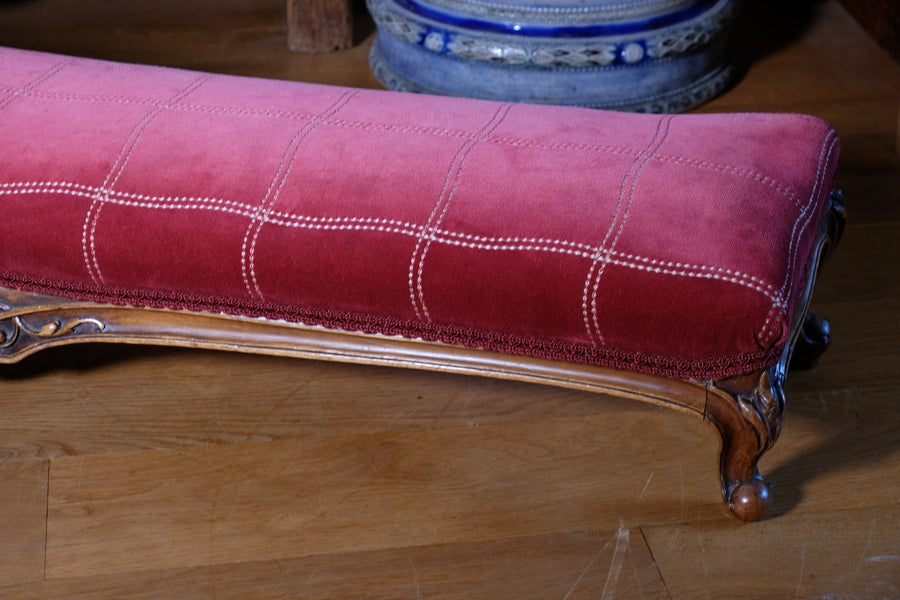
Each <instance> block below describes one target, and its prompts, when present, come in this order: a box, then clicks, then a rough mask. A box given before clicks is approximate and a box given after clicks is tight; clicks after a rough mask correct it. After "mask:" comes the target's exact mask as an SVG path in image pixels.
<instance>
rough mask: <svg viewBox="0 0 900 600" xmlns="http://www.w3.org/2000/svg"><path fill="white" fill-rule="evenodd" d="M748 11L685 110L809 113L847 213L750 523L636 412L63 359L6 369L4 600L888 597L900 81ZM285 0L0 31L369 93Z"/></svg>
mask: <svg viewBox="0 0 900 600" xmlns="http://www.w3.org/2000/svg"><path fill="white" fill-rule="evenodd" d="M744 4H745V8H746V10H747V11H748V13H749V14H748V15H747V18H746V19H744V20H743V21H741V23H740V30H739V31H738V32H737V33H738V35H737V36H736V37H737V40H738V42H740V44H741V46H740V48H738V50H739V52H738V55H739V58H741V60H742V61H743V62H742V65H743V67H742V68H743V71H742V76H741V78H740V79H739V81H738V82H737V83H736V84H735V86H734V87H733V88H732V89H731V90H729V91H728V92H726V93H725V94H723V95H722V96H721V97H719V98H717V99H716V100H715V101H714V102H711V103H710V104H707V105H705V106H703V107H701V109H700V110H702V111H726V110H735V111H739V110H754V111H760V110H767V111H768V110H770V111H797V112H806V113H811V114H815V115H818V116H821V117H824V118H826V119H828V120H829V121H830V122H831V123H832V124H833V125H834V126H835V127H836V128H837V130H838V132H839V134H840V136H841V139H842V143H843V154H842V161H841V171H840V175H839V180H838V184H839V187H841V188H842V189H843V190H844V193H845V197H846V199H847V208H848V213H849V219H850V225H849V226H848V229H847V231H846V233H845V236H844V239H843V241H842V242H841V246H840V248H839V249H838V252H837V253H836V254H835V255H834V257H833V258H832V260H831V261H830V262H829V264H828V265H827V267H826V269H825V270H824V272H823V274H822V278H821V279H820V281H819V284H818V286H817V292H816V295H815V297H814V298H813V309H814V310H816V311H818V312H820V313H822V314H825V315H827V316H828V317H829V318H830V319H831V321H832V325H833V327H834V332H835V340H834V343H833V345H832V347H831V349H830V350H829V351H828V352H827V353H826V354H825V355H824V356H823V357H822V359H821V361H820V363H819V366H818V367H817V368H816V369H815V370H813V371H811V372H807V373H791V374H790V375H789V377H788V381H787V387H786V394H787V403H788V406H787V411H786V413H785V421H784V428H783V431H782V434H781V438H780V439H779V441H778V443H777V444H776V445H775V447H774V448H773V449H772V451H771V452H770V453H769V454H767V455H766V456H765V457H764V459H763V462H762V465H761V469H762V470H763V471H764V472H765V473H767V479H768V480H769V481H770V483H771V484H772V486H773V488H774V493H775V505H774V506H773V509H772V513H773V516H772V517H771V518H770V519H768V520H766V521H764V522H762V523H755V524H749V525H745V524H741V523H738V522H736V521H735V520H734V519H733V518H731V517H730V516H729V515H728V514H727V512H726V511H725V510H724V508H723V507H722V506H721V504H720V503H719V501H718V499H717V494H718V490H717V489H715V488H716V487H717V483H716V481H715V474H714V469H713V467H712V465H714V464H715V460H716V458H715V457H716V453H717V449H716V448H715V447H713V446H714V440H715V434H714V432H711V431H710V430H709V428H708V426H706V425H704V424H703V423H701V422H700V421H698V420H696V419H694V418H692V417H690V416H687V415H680V414H677V413H673V412H670V411H667V410H663V409H660V408H656V407H652V406H645V405H640V404H635V403H631V402H627V401H620V400H614V399H610V398H606V397H603V396H601V395H591V394H587V393H584V392H577V391H571V390H562V389H552V388H547V387H543V386H537V385H527V384H520V383H515V382H503V381H492V380H482V379H477V378H471V377H464V376H454V375H448V374H439V373H422V372H415V371H400V370H396V369H386V368H375V367H365V366H358V365H341V364H327V363H319V362H315V361H302V360H291V359H286V358H266V357H260V356H242V355H233V354H227V353H217V352H207V351H189V350H177V349H160V348H155V349H150V348H141V347H127V348H124V347H102V346H101V347H94V346H87V347H78V348H76V347H72V348H68V349H54V350H48V351H46V352H42V353H39V354H37V355H35V356H33V357H30V358H29V359H27V360H26V361H24V362H23V363H21V364H17V365H5V366H3V367H2V368H0V519H2V522H0V598H16V599H19V598H117V599H119V598H296V597H304V598H338V597H339V598H346V597H367V596H368V597H373V598H378V597H384V598H404V597H408V598H416V597H417V596H418V597H423V598H427V597H439V598H482V597H490V598H500V599H503V598H510V599H520V598H565V597H568V598H570V599H571V598H576V597H591V598H602V597H604V593H605V597H607V598H609V597H617V598H656V597H663V598H665V597H671V598H677V599H682V598H685V599H692V598H704V597H714V598H723V597H728V598H760V597H765V598H796V597H801V598H826V597H841V598H863V599H866V598H885V597H887V598H892V597H897V596H898V593H897V585H898V583H897V582H898V581H900V568H898V564H900V563H898V560H897V556H900V533H898V529H897V527H896V523H897V522H898V516H900V515H898V513H897V508H896V507H897V506H898V504H900V488H898V485H897V481H900V437H898V435H897V431H900V416H898V415H900V411H898V410H897V400H898V397H900V367H898V365H900V325H898V324H900V320H898V319H897V314H898V308H900V306H898V304H900V290H898V287H897V286H898V284H897V277H896V273H897V272H898V270H900V264H898V260H900V258H898V257H900V252H898V249H900V248H898V240H900V209H898V207H900V157H898V145H897V138H898V99H900V66H898V65H897V64H896V63H895V62H894V61H892V60H891V59H890V57H889V56H888V55H887V54H886V53H885V52H884V51H883V50H882V49H881V48H879V47H878V45H877V44H876V43H875V42H874V41H873V40H872V39H871V38H870V37H869V36H868V35H867V33H866V32H865V31H864V30H863V28H862V27H861V26H860V25H859V24H858V23H857V22H856V21H854V20H853V18H852V17H851V16H850V15H849V14H848V13H847V12H846V11H845V10H844V9H843V8H842V7H841V5H840V3H839V2H837V1H836V0H827V1H824V2H801V3H796V4H791V5H790V7H786V5H785V4H784V3H778V2H773V1H765V2H762V1H761V2H753V3H744ZM283 10H284V4H283V0H227V1H220V0H192V1H191V2H187V3H186V2H176V1H175V0H157V1H154V2H150V1H147V0H131V1H129V2H125V1H124V0H116V1H113V2H108V1H100V0H83V1H81V2H77V3H74V2H67V1H65V0H29V1H27V2H23V1H16V2H0V44H5V45H11V46H18V47H23V48H34V49H43V50H52V51H58V52H69V53H72V54H78V55H83V56H95V57H99V58H109V59H114V60H132V61H136V62H144V63H151V64H168V65H172V66H183V67H189V68H199V69H207V70H213V71H218V72H226V73H238V74H248V75H260V76H268V77H281V78H285V79H297V80H305V81H315V82H322V83H335V84H341V85H355V86H359V87H378V83H377V81H376V80H375V79H374V77H372V75H371V73H370V71H369V69H368V66H367V63H366V54H367V52H368V47H369V46H370V45H371V42H372V37H371V36H368V37H366V38H365V39H363V40H362V43H361V44H360V45H357V46H354V47H353V48H351V49H349V50H345V51H341V52H336V53H332V54H327V55H303V54H295V53H291V52H289V51H288V49H287V48H286V45H285V43H284V36H285V28H284V13H283ZM98 32H102V35H98ZM760 32H765V33H766V35H765V36H761V35H760ZM48 465H49V466H48ZM48 502H49V504H48ZM48 508H49V511H48ZM11 515H15V518H12V517H11ZM626 533H627V536H626ZM45 537H46V544H47V545H46V571H45V568H44V566H45V565H44V561H45V558H44V554H45V547H44V539H45ZM618 565H620V566H618ZM613 575H617V576H613ZM613 593H614V596H613Z"/></svg>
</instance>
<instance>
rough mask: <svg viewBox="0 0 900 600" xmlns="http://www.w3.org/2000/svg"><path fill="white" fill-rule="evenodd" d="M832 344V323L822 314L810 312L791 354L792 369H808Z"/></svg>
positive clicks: (814, 364)
mask: <svg viewBox="0 0 900 600" xmlns="http://www.w3.org/2000/svg"><path fill="white" fill-rule="evenodd" d="M829 345H831V323H829V322H828V319H826V318H825V317H823V316H821V315H816V314H812V313H810V314H808V315H806V319H805V320H804V321H803V327H801V328H800V334H799V335H798V336H797V341H796V342H795V343H794V353H793V355H792V356H791V369H793V370H797V371H806V370H808V369H812V368H813V367H815V366H816V363H818V362H819V358H820V357H821V356H822V355H823V354H824V353H825V351H826V350H827V349H828V346H829Z"/></svg>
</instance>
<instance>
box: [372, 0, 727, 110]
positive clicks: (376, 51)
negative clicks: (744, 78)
mask: <svg viewBox="0 0 900 600" xmlns="http://www.w3.org/2000/svg"><path fill="white" fill-rule="evenodd" d="M737 1H738V0H699V1H698V0H368V8H369V11H370V13H371V14H372V17H373V18H374V20H375V23H376V25H377V26H378V36H377V38H376V40H375V43H374V44H373V46H372V52H371V54H370V57H369V59H370V64H371V66H372V69H373V71H374V73H375V75H376V77H378V79H379V80H380V81H381V82H382V84H384V85H385V87H387V88H388V89H393V90H403V91H414V92H425V93H431V94H445V95H454V96H469V97H474V98H484V99H490V100H505V101H512V102H532V103H545V104H564V105H573V106H588V107H595V108H605V109H613V110H627V111H637V112H679V111H683V110H687V109H689V108H691V107H694V106H697V105H698V104H701V103H703V102H705V101H706V100H708V99H710V98H712V97H713V96H715V95H716V94H718V93H719V92H720V91H722V89H723V88H724V87H725V86H726V84H727V83H728V81H729V79H730V74H731V69H730V67H729V65H728V64H727V61H726V60H725V46H726V38H727V32H728V29H729V25H730V23H731V21H732V20H733V17H734V15H735V12H736V6H737Z"/></svg>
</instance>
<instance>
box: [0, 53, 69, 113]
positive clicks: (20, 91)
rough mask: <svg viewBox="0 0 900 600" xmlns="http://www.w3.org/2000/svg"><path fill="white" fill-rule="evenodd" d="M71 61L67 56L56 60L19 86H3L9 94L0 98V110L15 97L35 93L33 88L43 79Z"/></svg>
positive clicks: (57, 71) (46, 78) (43, 80)
mask: <svg viewBox="0 0 900 600" xmlns="http://www.w3.org/2000/svg"><path fill="white" fill-rule="evenodd" d="M73 62H75V59H74V58H69V59H66V60H63V61H61V62H58V63H56V64H55V65H53V66H52V67H50V68H49V69H47V70H46V71H44V72H43V73H41V74H40V75H38V76H37V77H35V78H34V79H32V80H31V81H29V82H28V83H26V84H25V85H23V86H22V87H20V88H14V87H12V86H3V91H4V92H6V93H8V94H9V96H7V97H6V98H4V99H3V100H0V110H3V109H4V108H6V107H7V106H9V104H10V103H11V102H12V101H13V100H15V99H16V98H19V97H22V96H31V95H33V94H34V93H35V90H34V88H35V87H37V86H39V85H40V84H42V83H44V82H45V81H47V80H48V79H50V78H51V77H53V76H54V75H56V74H57V73H59V72H60V71H62V70H63V69H64V68H66V67H67V66H68V65H70V64H72V63H73Z"/></svg>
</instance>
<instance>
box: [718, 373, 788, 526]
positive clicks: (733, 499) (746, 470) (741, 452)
mask: <svg viewBox="0 0 900 600" xmlns="http://www.w3.org/2000/svg"><path fill="white" fill-rule="evenodd" d="M783 413H784V393H783V391H782V382H781V380H780V378H779V377H778V376H777V370H776V369H775V368H772V369H767V370H765V371H761V372H759V373H755V374H751V375H745V376H740V377H732V378H729V379H724V380H720V381H715V382H710V383H709V385H708V386H707V400H706V411H705V415H704V418H706V419H707V420H708V421H710V422H711V423H712V424H713V425H715V426H716V428H717V429H718V430H719V433H720V434H721V436H722V451H721V454H720V458H719V471H720V476H721V481H722V497H723V499H724V501H725V504H726V505H727V506H728V508H729V509H730V510H731V512H732V513H734V515H735V516H736V517H738V518H739V519H742V520H744V521H756V520H758V519H760V518H762V517H763V516H765V514H766V513H767V512H768V510H769V508H770V507H771V504H772V496H771V493H770V490H769V486H768V485H767V484H766V482H765V481H763V478H762V477H761V476H760V474H759V470H758V469H757V463H758V462H759V459H760V457H761V456H762V455H763V454H764V453H765V452H766V451H767V450H768V449H769V448H771V447H772V445H773V444H774V443H775V440H776V439H778V434H779V433H780V431H781V417H782V414H783Z"/></svg>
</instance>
